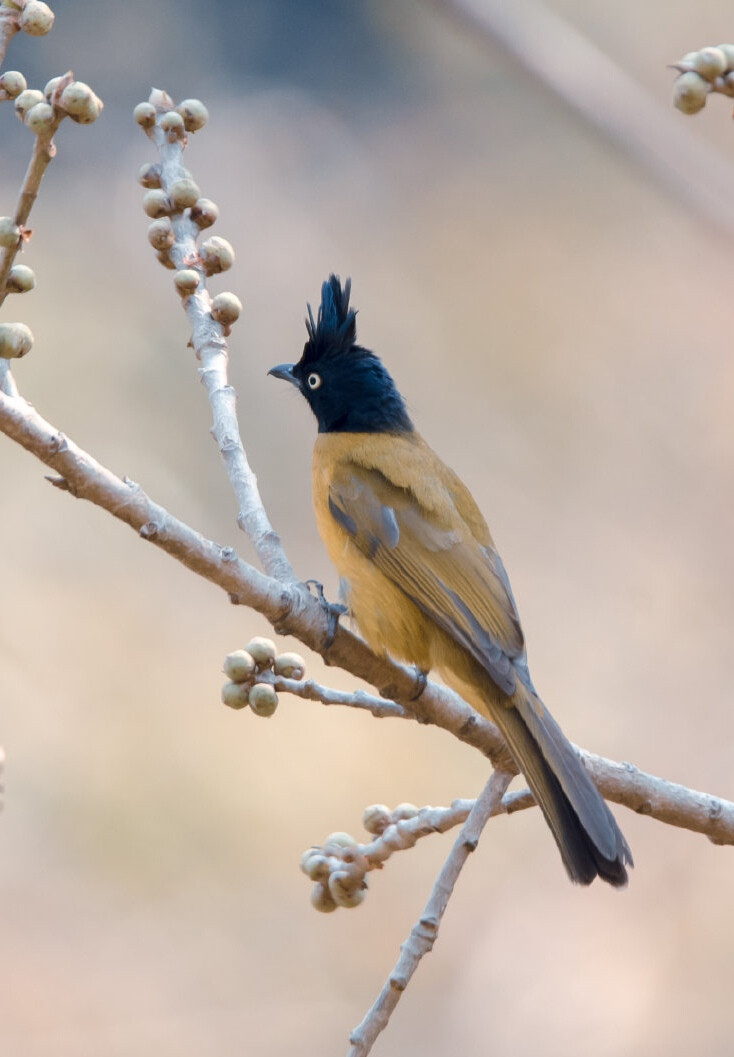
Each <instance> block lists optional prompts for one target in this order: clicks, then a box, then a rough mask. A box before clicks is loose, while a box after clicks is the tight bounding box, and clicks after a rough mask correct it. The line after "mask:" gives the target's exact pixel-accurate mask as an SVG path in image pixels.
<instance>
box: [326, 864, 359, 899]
mask: <svg viewBox="0 0 734 1057" xmlns="http://www.w3.org/2000/svg"><path fill="white" fill-rule="evenodd" d="M363 885H364V882H362V884H357V885H356V887H355V882H354V881H353V880H352V878H350V877H348V876H347V875H346V874H345V873H344V871H343V870H337V871H336V872H335V873H333V874H331V875H330V876H329V894H330V895H331V898H332V899H333V900H334V902H335V903H336V905H337V906H338V907H357V906H359V904H360V903H361V902H363V900H364V896H365V888H364V887H363Z"/></svg>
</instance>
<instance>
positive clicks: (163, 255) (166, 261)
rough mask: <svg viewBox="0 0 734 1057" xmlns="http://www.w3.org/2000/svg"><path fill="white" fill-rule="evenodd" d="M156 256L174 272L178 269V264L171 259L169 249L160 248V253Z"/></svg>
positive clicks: (164, 265)
mask: <svg viewBox="0 0 734 1057" xmlns="http://www.w3.org/2000/svg"><path fill="white" fill-rule="evenodd" d="M156 258H157V260H158V261H160V263H161V264H162V265H163V267H164V268H169V269H170V270H171V271H172V272H175V271H176V265H175V264H174V263H173V261H172V260H171V258H170V256H169V253H168V250H160V252H159V253H156Z"/></svg>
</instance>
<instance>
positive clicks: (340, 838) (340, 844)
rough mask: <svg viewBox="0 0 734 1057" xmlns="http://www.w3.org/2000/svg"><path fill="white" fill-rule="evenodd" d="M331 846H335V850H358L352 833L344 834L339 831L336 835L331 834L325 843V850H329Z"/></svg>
mask: <svg viewBox="0 0 734 1057" xmlns="http://www.w3.org/2000/svg"><path fill="white" fill-rule="evenodd" d="M330 844H333V845H334V847H335V848H356V847H357V842H356V840H355V839H354V837H353V836H352V835H351V833H344V832H343V830H337V831H336V832H335V833H330V834H329V836H328V837H327V838H326V840H325V841H324V848H327V847H328V846H329V845H330Z"/></svg>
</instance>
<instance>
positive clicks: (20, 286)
mask: <svg viewBox="0 0 734 1057" xmlns="http://www.w3.org/2000/svg"><path fill="white" fill-rule="evenodd" d="M35 285H36V276H35V274H34V272H33V269H32V268H29V267H28V266H27V265H26V264H14V265H13V267H12V268H11V269H10V274H9V275H8V292H9V293H11V294H26V293H28V291H29V290H32V289H33V287H34V286H35Z"/></svg>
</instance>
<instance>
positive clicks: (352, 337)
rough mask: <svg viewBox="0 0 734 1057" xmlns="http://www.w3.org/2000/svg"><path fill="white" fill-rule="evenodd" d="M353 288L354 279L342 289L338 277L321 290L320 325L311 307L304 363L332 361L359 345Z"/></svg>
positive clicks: (348, 281)
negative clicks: (350, 301) (333, 357)
mask: <svg viewBox="0 0 734 1057" xmlns="http://www.w3.org/2000/svg"><path fill="white" fill-rule="evenodd" d="M351 288H352V281H351V279H347V280H346V282H345V283H344V286H342V284H341V280H340V279H339V276H338V275H330V276H329V278H328V279H327V281H326V282H325V283H323V284H322V286H321V304H320V305H319V314H318V320H317V321H316V322H314V318H313V312H312V311H311V306H310V305H308V319H307V320H306V330H307V331H308V341H307V342H306V345H305V347H304V349H303V360H302V362H303V363H309V362H311V361H315V360H323V359H330V358H331V357H332V356H338V355H340V354H342V353H345V352H349V351H350V350H351V349H352V348H353V347H354V345H355V343H356V341H357V312H356V309H354V308H350V307H349V294H350V291H351Z"/></svg>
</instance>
